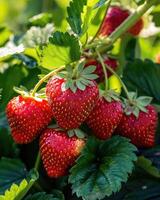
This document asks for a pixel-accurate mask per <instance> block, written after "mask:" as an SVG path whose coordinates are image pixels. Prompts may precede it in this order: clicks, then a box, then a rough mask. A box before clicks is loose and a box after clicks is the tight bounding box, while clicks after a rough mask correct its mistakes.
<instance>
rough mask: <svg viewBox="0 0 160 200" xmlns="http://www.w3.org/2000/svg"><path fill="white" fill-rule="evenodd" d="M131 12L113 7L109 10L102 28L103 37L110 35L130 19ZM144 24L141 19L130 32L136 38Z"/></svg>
mask: <svg viewBox="0 0 160 200" xmlns="http://www.w3.org/2000/svg"><path fill="white" fill-rule="evenodd" d="M129 15H130V11H129V10H126V9H123V8H121V7H119V6H113V7H111V8H110V9H109V10H108V13H107V15H106V18H105V20H104V23H103V25H102V27H101V30H100V34H101V35H104V36H105V35H110V34H111V33H112V32H113V31H115V29H116V28H117V27H118V26H119V25H120V24H121V23H122V22H123V21H124V20H125V19H127V18H128V17H129ZM143 26H144V23H143V20H142V19H140V20H139V21H138V22H137V23H136V24H135V25H134V26H132V27H131V28H130V29H129V30H128V32H129V33H130V34H132V35H134V36H137V35H138V34H139V33H140V32H141V30H142V29H143Z"/></svg>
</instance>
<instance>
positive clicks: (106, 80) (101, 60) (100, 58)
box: [96, 51, 108, 92]
mask: <svg viewBox="0 0 160 200" xmlns="http://www.w3.org/2000/svg"><path fill="white" fill-rule="evenodd" d="M96 53H97V55H98V58H99V61H100V63H101V65H102V68H103V73H104V77H105V92H107V90H108V76H107V70H106V66H105V64H104V61H103V58H102V56H101V54H100V53H99V52H98V51H96Z"/></svg>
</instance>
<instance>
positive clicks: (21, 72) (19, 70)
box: [0, 64, 40, 112]
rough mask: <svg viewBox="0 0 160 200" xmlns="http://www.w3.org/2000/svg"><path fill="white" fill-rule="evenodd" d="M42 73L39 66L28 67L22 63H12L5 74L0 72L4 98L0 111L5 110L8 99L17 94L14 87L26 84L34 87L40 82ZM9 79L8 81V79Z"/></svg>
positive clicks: (0, 83) (0, 104)
mask: <svg viewBox="0 0 160 200" xmlns="http://www.w3.org/2000/svg"><path fill="white" fill-rule="evenodd" d="M39 73H40V70H39V69H38V68H35V69H28V68H26V67H24V66H23V65H22V64H19V65H11V66H10V67H9V68H8V69H7V70H5V72H4V73H3V74H1V73H0V87H2V89H3V90H2V98H1V101H2V102H1V103H0V112H1V111H4V109H5V107H6V105H7V103H8V101H9V100H10V99H11V98H12V97H13V96H15V95H17V94H16V93H15V92H14V90H13V87H14V86H17V87H18V86H20V85H24V86H25V87H26V88H27V89H29V90H30V89H31V88H33V86H34V85H35V84H36V83H37V82H38V77H37V75H38V74H39ZM6 80H7V81H6Z"/></svg>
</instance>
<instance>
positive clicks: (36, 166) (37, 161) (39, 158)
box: [34, 151, 41, 171]
mask: <svg viewBox="0 0 160 200" xmlns="http://www.w3.org/2000/svg"><path fill="white" fill-rule="evenodd" d="M40 161H41V155H40V151H39V152H38V155H37V158H36V162H35V165H34V169H36V170H37V171H38V168H39V164H40Z"/></svg>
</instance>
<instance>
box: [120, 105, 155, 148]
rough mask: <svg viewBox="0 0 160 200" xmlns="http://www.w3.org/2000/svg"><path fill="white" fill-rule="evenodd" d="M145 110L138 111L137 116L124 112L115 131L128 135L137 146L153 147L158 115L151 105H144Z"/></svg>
mask: <svg viewBox="0 0 160 200" xmlns="http://www.w3.org/2000/svg"><path fill="white" fill-rule="evenodd" d="M146 109H147V112H142V111H140V113H139V116H138V117H136V116H135V115H134V114H130V115H126V114H125V113H124V115H123V117H122V120H121V122H120V124H119V126H118V128H117V131H116V132H117V133H118V134H120V135H122V136H125V137H128V138H130V139H131V142H132V143H133V144H135V145H136V146H137V147H153V146H154V144H155V133H156V127H157V124H158V117H157V113H156V111H155V108H154V107H153V106H152V105H148V106H147V107H146Z"/></svg>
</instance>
